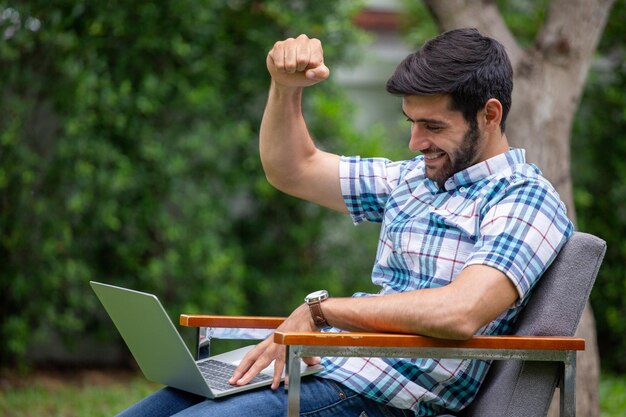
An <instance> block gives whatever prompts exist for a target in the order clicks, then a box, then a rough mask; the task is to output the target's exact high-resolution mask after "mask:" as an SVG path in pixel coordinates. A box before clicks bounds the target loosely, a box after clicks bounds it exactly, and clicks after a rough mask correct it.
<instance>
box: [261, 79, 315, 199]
mask: <svg viewBox="0 0 626 417" xmlns="http://www.w3.org/2000/svg"><path fill="white" fill-rule="evenodd" d="M301 101H302V88H284V87H279V86H277V85H276V84H275V83H274V82H272V85H271V87H270V91H269V97H268V100H267V105H266V107H265V112H264V113H263V120H262V122H261V130H260V136H259V138H260V142H259V151H260V156H261V163H262V164H263V169H264V170H265V175H266V176H267V179H268V181H269V182H270V183H271V184H272V185H274V186H275V187H277V188H278V189H280V190H282V191H285V192H289V188H290V185H291V183H297V180H298V177H299V175H300V174H299V171H301V170H302V166H303V164H306V161H307V159H308V158H310V157H312V156H313V155H314V153H315V152H316V148H315V145H314V144H313V140H312V139H311V137H310V135H309V132H308V129H307V126H306V123H305V121H304V117H303V115H302V110H301Z"/></svg>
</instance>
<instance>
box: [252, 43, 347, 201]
mask: <svg viewBox="0 0 626 417" xmlns="http://www.w3.org/2000/svg"><path fill="white" fill-rule="evenodd" d="M266 64H267V69H268V71H269V73H270V75H271V77H272V83H271V87H270V91H269V97H268V101H267V106H266V108H265V113H264V114H263V121H262V123H261V131H260V144H259V149H260V154H261V162H262V164H263V169H264V170H265V175H266V176H267V179H268V181H269V182H270V183H271V184H272V185H273V186H274V187H276V188H278V189H279V190H281V191H283V192H285V193H287V194H290V195H293V196H295V197H299V198H302V199H305V200H308V201H311V202H313V203H317V204H320V205H323V206H326V207H329V208H331V209H334V210H337V211H341V212H347V209H346V206H345V203H344V201H343V198H342V196H341V190H340V187H339V156H337V155H334V154H331V153H327V152H324V151H321V150H319V149H318V148H317V147H316V146H315V144H314V142H313V139H312V138H311V136H310V134H309V131H308V129H307V126H306V122H305V120H304V117H303V115H302V107H301V100H302V91H303V89H304V88H305V87H309V86H312V85H315V84H317V83H319V82H321V81H323V80H325V79H326V78H328V76H329V70H328V68H327V67H326V66H325V65H324V57H323V51H322V45H321V43H320V41H319V40H317V39H309V38H308V37H307V36H306V35H300V36H298V37H297V38H296V39H293V38H290V39H287V40H285V41H281V42H277V43H276V44H275V45H274V47H273V48H272V50H271V51H270V52H269V54H268V55H267V61H266Z"/></svg>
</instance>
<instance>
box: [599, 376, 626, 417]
mask: <svg viewBox="0 0 626 417" xmlns="http://www.w3.org/2000/svg"><path fill="white" fill-rule="evenodd" d="M600 410H601V412H600V416H601V417H623V416H626V375H620V376H615V375H602V380H601V381H600Z"/></svg>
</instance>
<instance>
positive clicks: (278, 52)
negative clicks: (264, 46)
mask: <svg viewBox="0 0 626 417" xmlns="http://www.w3.org/2000/svg"><path fill="white" fill-rule="evenodd" d="M286 42H287V41H279V42H276V43H275V44H274V46H273V47H272V49H271V50H270V51H269V52H268V54H267V58H268V59H267V61H268V69H269V64H270V63H271V64H272V65H273V66H274V67H275V68H276V70H277V71H278V72H285V46H286V45H285V43H286Z"/></svg>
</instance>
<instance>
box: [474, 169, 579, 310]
mask: <svg viewBox="0 0 626 417" xmlns="http://www.w3.org/2000/svg"><path fill="white" fill-rule="evenodd" d="M572 232H573V226H572V223H571V222H570V220H569V219H568V218H567V214H566V209H565V206H564V204H563V203H562V202H561V200H560V198H559V196H558V194H557V193H556V191H555V190H554V189H553V188H552V186H550V185H549V184H548V183H547V182H545V181H542V180H540V179H538V178H518V179H514V180H512V181H511V183H510V184H508V186H507V190H506V191H505V193H504V196H503V198H502V199H500V200H498V201H497V202H495V203H494V204H493V205H490V206H487V207H486V213H485V215H484V217H483V219H482V222H481V224H480V233H479V236H478V239H477V241H476V244H475V246H474V251H473V253H472V254H471V255H470V257H469V258H468V259H467V261H466V264H465V266H468V265H475V264H482V265H489V266H492V267H494V268H496V269H498V270H500V271H502V272H503V273H504V274H506V276H507V277H508V278H509V279H510V280H511V281H512V282H513V284H514V285H515V287H516V288H517V291H518V293H519V300H518V306H519V305H523V304H524V303H525V302H526V298H527V296H528V295H529V293H530V291H531V289H532V288H533V287H534V285H535V284H536V283H537V281H538V280H539V278H540V277H541V275H542V274H543V273H544V272H545V270H546V269H547V268H548V266H550V264H551V263H552V261H554V259H555V258H556V255H557V254H558V253H559V251H560V250H561V248H562V247H563V245H564V244H565V242H566V241H567V239H568V238H569V236H571V234H572Z"/></svg>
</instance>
